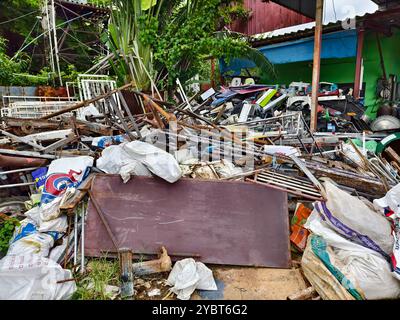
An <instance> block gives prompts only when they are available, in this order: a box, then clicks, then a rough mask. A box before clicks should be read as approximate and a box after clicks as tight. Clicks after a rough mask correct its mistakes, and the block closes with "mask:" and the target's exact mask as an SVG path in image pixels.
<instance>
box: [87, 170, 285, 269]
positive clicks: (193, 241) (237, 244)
mask: <svg viewBox="0 0 400 320" xmlns="http://www.w3.org/2000/svg"><path fill="white" fill-rule="evenodd" d="M91 191H92V193H93V196H94V198H95V200H96V201H97V203H98V204H99V206H100V208H101V211H103V213H104V216H105V219H106V220H107V222H108V224H109V225H110V228H111V230H112V232H113V234H114V236H115V238H116V239H117V243H118V246H119V248H123V247H125V248H130V249H132V250H133V251H134V252H135V254H138V253H143V254H151V253H157V252H158V249H159V247H160V246H162V245H163V246H165V247H166V248H167V249H168V252H169V254H170V255H171V256H174V255H176V256H178V257H179V259H180V258H182V257H183V256H189V257H190V256H192V257H196V258H197V259H198V260H200V261H202V262H205V263H212V264H224V265H241V266H262V267H276V268H288V267H290V251H289V222H288V209H287V195H286V193H285V192H283V191H279V190H275V189H271V188H268V187H265V186H259V185H256V184H252V183H247V182H237V181H217V180H194V179H181V180H179V181H178V182H176V183H174V184H170V183H168V182H165V181H163V180H161V179H158V178H147V177H134V178H132V179H131V180H130V181H129V182H128V183H126V184H124V183H123V182H122V180H121V178H120V177H119V176H118V175H97V176H96V177H95V178H94V180H93V185H92V190H91ZM115 251H116V249H115V248H114V247H113V244H112V241H111V240H110V237H109V236H108V233H107V231H106V228H105V227H104V224H103V223H102V221H101V220H100V218H99V215H98V213H97V211H96V209H95V207H94V206H93V204H92V203H91V202H90V203H89V208H88V216H87V219H86V230H85V254H86V255H87V256H102V255H104V253H105V252H115Z"/></svg>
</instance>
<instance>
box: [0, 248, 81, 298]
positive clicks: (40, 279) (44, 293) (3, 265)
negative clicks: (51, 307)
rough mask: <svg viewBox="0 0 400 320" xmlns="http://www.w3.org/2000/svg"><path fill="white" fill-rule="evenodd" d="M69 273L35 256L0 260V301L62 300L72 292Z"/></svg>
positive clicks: (73, 288)
mask: <svg viewBox="0 0 400 320" xmlns="http://www.w3.org/2000/svg"><path fill="white" fill-rule="evenodd" d="M71 278H72V273H71V271H70V270H65V269H63V268H62V267H61V266H60V265H58V264H57V263H56V262H54V261H52V260H50V259H47V258H44V257H41V256H39V255H24V256H12V255H10V256H5V257H4V258H3V259H1V260H0V300H65V299H69V298H71V296H72V294H73V293H74V292H75V290H76V285H75V282H74V281H67V282H64V283H57V282H58V281H62V280H67V279H71Z"/></svg>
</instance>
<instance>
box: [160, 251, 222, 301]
mask: <svg viewBox="0 0 400 320" xmlns="http://www.w3.org/2000/svg"><path fill="white" fill-rule="evenodd" d="M167 285H170V286H173V288H171V291H172V292H174V293H175V294H176V295H177V298H178V299H180V300H189V299H190V297H191V295H192V293H193V292H194V291H195V290H196V289H199V290H217V285H216V284H215V281H214V277H213V275H212V271H211V270H210V269H209V268H207V267H206V266H205V265H204V263H201V262H196V261H194V259H192V258H187V259H183V260H180V261H177V262H176V263H175V265H174V267H173V268H172V270H171V272H170V274H169V276H168V279H167Z"/></svg>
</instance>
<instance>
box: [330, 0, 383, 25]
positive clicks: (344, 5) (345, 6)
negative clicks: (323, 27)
mask: <svg viewBox="0 0 400 320" xmlns="http://www.w3.org/2000/svg"><path fill="white" fill-rule="evenodd" d="M376 10H378V5H377V4H375V3H374V2H372V1H371V0H325V10H324V22H325V23H326V22H334V21H337V20H344V19H345V18H352V17H354V16H355V15H360V16H361V15H363V14H365V13H367V12H368V13H372V12H375V11H376ZM335 12H336V15H335Z"/></svg>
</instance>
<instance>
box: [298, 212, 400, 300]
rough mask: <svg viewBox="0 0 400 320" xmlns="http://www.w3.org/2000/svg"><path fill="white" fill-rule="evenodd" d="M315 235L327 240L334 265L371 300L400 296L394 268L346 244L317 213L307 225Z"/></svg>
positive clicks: (371, 253) (375, 255)
mask: <svg viewBox="0 0 400 320" xmlns="http://www.w3.org/2000/svg"><path fill="white" fill-rule="evenodd" d="M304 227H305V228H307V229H309V230H310V231H311V232H312V233H314V234H316V235H318V236H321V237H322V238H324V240H325V241H326V243H327V244H328V245H329V246H331V247H332V248H333V249H334V254H335V257H334V258H333V257H332V260H333V261H335V260H336V261H337V260H338V261H339V262H340V263H338V264H337V265H335V266H336V267H337V268H338V269H340V271H342V273H343V274H346V275H351V276H349V278H350V280H351V281H352V282H353V283H354V284H356V285H357V286H358V287H360V288H361V290H362V291H363V294H364V295H365V297H366V298H367V299H370V300H372V299H393V298H398V297H399V296H400V282H399V281H398V280H396V279H395V278H394V277H393V276H392V274H391V269H390V264H389V263H388V261H386V260H385V259H384V258H383V257H382V255H381V254H379V253H378V252H376V251H374V250H371V249H368V248H366V247H364V246H361V245H359V244H357V243H354V242H351V241H349V240H346V239H345V238H343V237H342V236H340V235H339V234H337V233H336V232H335V231H333V230H332V229H331V228H329V226H327V225H326V224H325V223H324V221H323V220H322V218H321V216H320V215H319V214H318V212H317V211H316V210H314V211H313V212H312V213H311V215H310V217H309V218H308V220H307V222H306V223H305V225H304Z"/></svg>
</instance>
